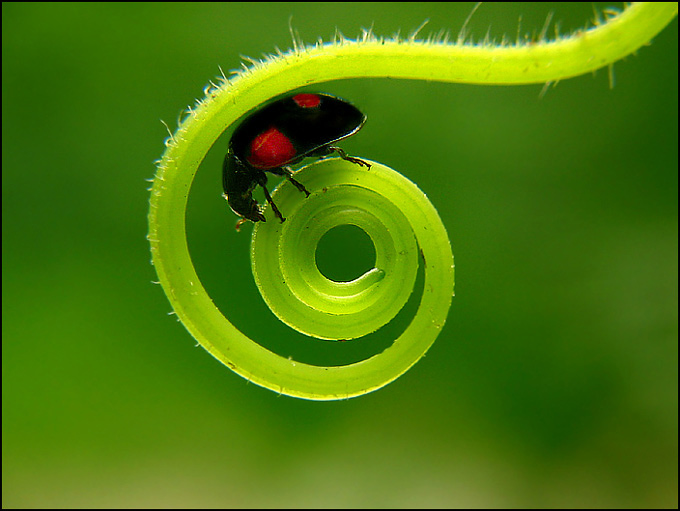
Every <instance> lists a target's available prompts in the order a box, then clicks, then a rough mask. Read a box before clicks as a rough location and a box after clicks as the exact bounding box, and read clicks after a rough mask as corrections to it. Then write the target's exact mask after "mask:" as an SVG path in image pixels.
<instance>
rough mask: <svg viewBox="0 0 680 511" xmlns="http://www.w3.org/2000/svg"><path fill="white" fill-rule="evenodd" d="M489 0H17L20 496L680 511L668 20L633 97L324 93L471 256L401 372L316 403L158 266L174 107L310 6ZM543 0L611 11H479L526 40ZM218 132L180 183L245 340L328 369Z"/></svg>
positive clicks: (12, 207) (484, 19) (14, 470)
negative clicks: (254, 247)
mask: <svg viewBox="0 0 680 511" xmlns="http://www.w3.org/2000/svg"><path fill="white" fill-rule="evenodd" d="M596 5H597V6H599V8H602V7H603V6H605V5H607V4H599V3H597V4H596ZM471 8H472V4H468V3H456V4H447V3H378V4H374V3H357V4H335V3H333V4H331V3H301V4H295V3H267V4H257V3H224V4H204V3H196V4H194V3H192V4H168V3H150V4H127V3H124V4H118V3H116V4H107V3H104V4H99V3H98V4H80V3H79V4H59V3H56V4H53V3H51V4H32V3H20V4H19V3H14V4H11V3H10V4H8V3H3V5H2V143H3V151H2V228H3V232H2V239H3V247H2V256H3V258H2V271H3V277H2V299H3V300H2V500H3V507H16V508H29V507H32V508H35V507H37V508H40V507H189V508H195V507H220V508H224V507H306V506H311V507H317V506H318V507H425V506H427V507H463V506H471V507H482V506H484V507H496V506H508V507H544V506H545V507H565V506H566V507H569V506H574V507H591V506H592V507H619V506H621V507H677V505H678V487H677V483H678V479H677V477H678V474H677V468H678V464H677V463H678V444H677V440H678V429H677V428H678V408H677V405H678V346H677V334H678V330H677V328H678V323H677V307H678V294H677V291H678V287H677V286H678V280H677V277H678V275H677V269H678V267H677V262H678V253H677V249H678V239H677V232H678V231H677V201H678V170H677V169H678V142H677V140H678V139H677V137H678V133H677V131H678V130H677V127H678V105H677V99H678V82H677V78H678V69H677V63H678V55H677V49H678V39H677V21H674V22H673V23H672V24H671V25H670V26H669V27H667V28H666V30H664V31H663V32H662V33H661V34H660V35H659V36H658V37H657V38H656V39H655V40H654V42H653V44H652V45H650V46H648V47H645V48H642V49H641V50H640V51H639V52H638V54H637V55H636V56H631V57H629V58H627V59H626V60H625V61H624V62H621V63H618V64H617V65H616V66H615V76H616V86H615V87H614V89H613V90H610V88H609V80H608V76H607V71H606V70H602V71H599V72H597V73H595V74H593V75H588V76H583V77H579V78H575V79H571V80H566V81H563V82H561V83H559V84H558V85H557V87H555V88H551V89H550V90H548V91H547V93H546V94H545V95H544V96H543V97H542V98H539V95H540V92H541V89H542V86H540V85H535V86H514V87H490V86H472V85H456V84H441V83H425V82H410V81H399V80H388V79H371V80H348V81H339V82H333V83H328V84H325V85H324V86H322V87H319V89H320V90H324V91H327V92H330V93H333V94H337V95H340V96H342V97H345V98H348V99H350V100H351V101H353V102H354V103H355V104H357V105H358V106H359V107H360V108H361V109H362V110H363V111H365V112H366V113H367V115H368V118H369V120H368V123H367V124H366V126H365V127H364V129H363V130H362V132H361V133H360V134H358V135H357V136H355V137H352V138H351V139H348V140H347V141H345V142H344V144H343V146H344V147H345V149H346V150H347V151H348V152H349V153H350V154H353V155H356V156H363V157H366V158H370V159H373V160H376V161H380V162H383V163H385V164H387V165H389V166H391V167H393V168H395V169H398V170H399V171H400V172H402V173H403V174H405V175H406V176H408V177H409V178H410V179H412V180H413V181H414V182H416V183H417V184H418V186H419V187H420V188H421V189H422V190H423V191H425V192H426V193H427V194H428V196H429V198H430V200H431V201H432V202H433V204H435V206H436V207H437V208H438V210H439V212H440V215H441V217H442V219H443V221H444V224H445V225H446V227H447V229H448V231H449V234H450V238H451V241H452V246H453V251H454V255H455V258H456V277H457V278H456V296H455V298H454V300H453V305H452V308H451V312H450V315H449V320H448V322H447V324H446V327H445V329H444V331H443V333H442V335H441V336H440V337H439V339H438V340H437V342H436V343H435V344H434V346H433V347H432V349H431V350H430V351H429V352H428V355H427V356H426V357H425V358H424V359H423V360H421V361H420V362H419V363H418V364H416V366H415V367H414V368H413V369H412V370H411V371H409V372H408V373H407V374H405V375H404V376H403V377H401V378H400V379H398V380H397V381H396V382H394V383H392V384H391V385H389V386H387V387H385V388H384V389H382V390H380V391H378V392H375V393H372V394H369V395H367V396H363V397H360V398H357V399H352V400H349V401H341V402H330V403H319V402H309V401H303V400H297V399H292V398H288V397H285V396H278V395H276V394H275V393H272V392H270V391H268V390H264V389H261V388H259V387H257V386H255V385H252V384H248V383H247V382H246V381H245V380H243V379H241V378H240V377H239V376H237V375H235V374H234V373H232V372H231V371H230V370H229V369H227V368H226V367H224V366H222V365H221V364H220V363H218V362H217V361H216V360H215V359H213V358H212V357H211V356H210V355H208V354H207V353H206V352H205V351H204V350H203V349H201V348H197V347H195V341H194V340H193V339H192V338H191V336H190V335H189V334H188V333H187V332H186V330H185V329H184V328H183V327H182V325H181V324H180V323H178V322H177V321H176V319H175V317H173V316H171V315H168V312H170V307H169V305H168V302H167V300H166V298H165V296H164V294H163V291H162V289H161V288H160V287H159V286H154V285H152V284H151V281H153V280H156V277H155V275H154V270H153V267H152V266H150V264H149V251H148V244H147V242H146V239H145V234H146V213H147V207H148V192H147V191H146V188H147V187H148V183H147V182H145V179H146V178H150V177H152V176H153V174H154V167H153V161H154V160H155V159H157V158H158V157H159V156H160V154H161V152H162V150H163V140H164V139H165V137H166V136H167V132H166V129H165V127H164V126H163V125H162V124H161V122H160V119H163V120H165V121H167V122H168V124H169V125H170V126H171V127H174V126H175V125H176V122H175V119H176V118H177V116H178V114H179V112H180V111H181V110H182V109H183V108H184V107H185V106H187V105H189V104H192V103H193V101H194V99H195V98H196V97H199V96H201V94H202V90H203V87H204V86H205V85H206V84H207V83H208V80H210V79H211V78H212V77H214V76H216V75H218V74H219V68H218V66H221V67H222V69H224V70H225V71H227V70H229V69H235V68H238V67H239V65H240V58H239V55H241V54H243V55H250V56H259V55H260V54H261V53H263V52H269V51H272V50H273V48H274V47H275V46H278V47H279V48H288V47H289V46H290V35H289V29H288V22H289V17H290V16H291V15H292V16H293V18H292V20H293V21H292V23H293V25H294V26H295V28H296V29H297V30H298V31H299V33H300V36H301V37H302V38H303V39H304V40H306V41H314V40H316V39H317V37H323V38H324V39H326V40H327V39H328V38H329V37H330V36H332V34H333V33H334V32H335V29H336V27H337V28H338V29H339V30H340V31H341V32H342V33H344V34H346V35H348V36H355V35H357V34H358V33H359V31H360V29H361V28H362V27H369V26H371V25H373V27H374V31H375V32H376V33H377V34H380V35H385V36H390V35H392V34H394V33H396V32H397V31H399V30H401V33H402V35H406V34H407V33H408V32H409V31H411V30H412V29H414V28H416V27H418V26H419V25H420V24H421V23H422V22H423V21H424V20H425V19H429V24H428V25H427V26H426V27H425V28H424V29H423V31H422V33H423V34H425V35H427V34H429V33H432V32H434V33H436V32H438V31H439V30H441V29H445V30H446V29H448V30H450V31H451V32H452V34H453V36H454V37H455V35H456V34H457V32H458V30H459V29H460V27H461V25H462V23H463V21H464V20H465V18H466V17H467V15H468V14H469V12H470V10H471ZM551 11H553V12H554V20H555V21H559V22H560V23H561V27H562V31H563V32H567V31H569V30H571V29H575V28H577V27H579V26H582V25H583V23H584V21H585V20H588V19H592V5H591V4H589V3H584V4H579V3H577V4H564V3H557V4H554V3H521V2H520V3H512V4H498V3H491V4H483V5H482V7H481V8H480V9H479V11H478V12H477V13H476V14H475V16H474V18H473V19H472V22H471V24H470V29H471V31H472V33H473V34H474V35H475V36H477V38H483V36H484V34H485V33H486V32H487V29H488V28H489V27H490V31H491V34H492V35H494V36H496V37H498V38H500V36H502V35H503V34H507V35H508V37H509V38H510V39H513V40H514V39H515V37H516V33H517V27H518V19H519V17H520V16H521V18H522V19H521V26H522V32H528V33H539V32H540V30H541V28H542V26H543V23H544V21H545V19H546V16H547V15H548V13H549V12H551ZM552 31H553V29H552V25H551V29H550V32H552ZM228 136H229V132H227V133H226V134H225V135H224V137H223V138H222V139H221V140H220V141H218V143H217V144H216V145H215V147H213V149H212V150H211V152H210V153H209V154H208V156H207V157H206V160H205V161H204V162H203V165H202V168H201V170H200V171H199V174H198V176H197V178H196V180H195V184H194V187H193V189H192V195H191V198H190V208H189V212H188V227H189V242H190V249H191V251H192V255H193V256H194V258H195V260H196V264H197V267H198V270H199V275H200V277H201V279H202V281H203V282H204V284H205V285H206V287H207V289H208V290H209V291H210V293H211V296H213V297H214V299H215V301H216V303H218V305H219V306H220V307H221V308H222V310H223V311H224V312H225V313H226V314H227V316H228V317H229V318H230V319H231V320H232V321H233V322H234V323H235V324H237V326H239V328H242V329H243V330H244V331H245V332H246V333H247V334H249V335H251V336H253V337H255V338H257V339H260V340H262V342H264V343H271V344H270V345H271V346H272V349H276V350H278V351H279V352H281V353H282V354H286V353H287V352H289V351H290V352H291V353H295V354H296V357H297V356H299V357H301V358H303V357H305V356H309V357H320V358H321V359H323V358H324V357H327V356H329V352H327V351H324V349H325V348H317V347H314V346H315V345H314V343H313V341H311V340H308V339H307V338H305V337H303V336H301V335H299V334H296V333H292V332H289V331H288V330H287V329H286V328H285V327H283V326H281V325H280V324H279V323H278V321H277V320H276V319H275V318H273V317H272V316H271V314H270V313H269V312H268V310H267V309H266V308H265V307H264V306H263V305H262V302H261V299H260V298H259V295H258V294H257V291H256V289H255V286H254V283H253V281H252V275H251V274H250V270H249V260H248V244H249V235H248V231H250V229H251V228H250V227H249V226H248V227H245V228H244V229H243V232H241V233H240V234H237V233H236V232H235V231H234V229H233V225H234V222H235V217H234V215H233V214H232V213H231V212H230V211H228V209H227V208H226V205H225V204H224V202H223V200H222V199H221V197H220V194H221V189H220V164H221V159H222V157H223V155H224V152H225V149H226V143H227V141H228ZM345 244H348V245H347V247H348V248H346V249H345V250H346V254H349V255H345V256H344V257H341V258H338V259H333V258H332V257H331V255H332V254H333V253H334V252H338V251H339V247H343V246H345ZM367 245H368V246H367ZM324 250H325V255H320V256H319V257H320V259H323V261H321V262H320V263H321V264H324V265H326V268H329V269H328V270H327V271H329V272H338V274H339V275H343V274H345V273H347V272H349V274H350V275H351V274H352V272H355V273H354V274H356V272H357V271H358V270H357V268H359V269H361V267H362V265H364V266H365V265H367V264H369V265H370V263H371V262H372V261H371V260H370V250H371V247H370V242H369V243H368V244H367V242H366V240H365V238H363V237H362V236H359V235H357V233H356V232H351V230H350V231H349V232H340V233H339V234H337V236H335V237H330V238H329V240H328V242H327V245H326V246H325V248H324ZM367 254H368V255H367ZM350 255H351V256H350ZM357 261H358V262H357ZM343 272H344V273H343ZM381 334H384V335H385V336H389V335H392V334H393V332H392V331H391V330H389V329H387V330H386V332H378V333H377V334H375V335H376V336H380V335H381ZM388 341H389V338H388ZM380 342H384V340H383V341H380ZM345 344H351V343H345ZM315 350H317V351H315ZM306 351H308V353H306Z"/></svg>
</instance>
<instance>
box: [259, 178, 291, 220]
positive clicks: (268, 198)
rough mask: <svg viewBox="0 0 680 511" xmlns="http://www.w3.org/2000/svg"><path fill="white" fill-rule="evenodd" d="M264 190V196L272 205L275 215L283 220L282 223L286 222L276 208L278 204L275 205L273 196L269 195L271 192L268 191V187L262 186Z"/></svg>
mask: <svg viewBox="0 0 680 511" xmlns="http://www.w3.org/2000/svg"><path fill="white" fill-rule="evenodd" d="M262 189H263V190H264V196H265V198H266V199H267V202H268V203H269V204H271V205H272V209H273V210H274V214H275V215H276V217H277V218H278V219H279V220H281V223H283V222H285V220H286V219H285V218H283V215H282V214H281V212H280V211H279V208H277V207H276V204H274V201H273V200H272V196H271V195H269V190H267V187H266V186H265V185H262Z"/></svg>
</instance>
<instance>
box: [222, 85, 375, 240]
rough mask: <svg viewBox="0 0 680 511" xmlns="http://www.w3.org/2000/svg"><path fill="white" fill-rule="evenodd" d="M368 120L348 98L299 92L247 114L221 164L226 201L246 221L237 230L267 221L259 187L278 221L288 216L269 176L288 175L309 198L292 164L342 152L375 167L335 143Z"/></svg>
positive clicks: (342, 155)
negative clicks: (269, 185)
mask: <svg viewBox="0 0 680 511" xmlns="http://www.w3.org/2000/svg"><path fill="white" fill-rule="evenodd" d="M364 122H366V116H365V115H364V114H363V113H361V112H360V111H359V109H357V108H356V107H355V106H354V105H352V104H351V103H349V102H347V101H345V100H344V99H340V98H337V97H335V96H330V95H328V94H319V93H313V94H310V93H300V94H294V95H291V96H286V97H284V98H281V99H278V100H276V101H274V102H272V103H269V104H268V105H266V106H264V107H262V108H261V109H259V110H257V111H255V112H254V113H252V114H251V115H250V116H248V117H247V118H246V119H245V120H244V121H243V122H242V123H241V124H240V125H239V126H238V127H237V128H236V130H235V131H234V134H233V135H232V137H231V140H230V142H229V150H228V152H227V155H226V156H225V158H224V164H223V166H222V186H223V188H224V198H225V199H226V200H227V203H228V204H229V207H230V208H231V209H232V211H233V212H234V213H236V214H237V215H239V216H240V217H241V219H240V220H239V221H238V223H237V224H236V230H238V229H239V228H240V227H241V225H242V224H243V223H244V222H246V221H247V220H250V221H252V222H265V221H266V219H265V217H264V215H263V214H262V210H261V209H260V206H259V205H258V203H257V201H256V200H255V199H253V191H254V190H255V188H256V187H257V185H260V186H261V187H262V188H263V190H264V196H265V197H266V199H267V202H269V204H271V205H272V210H274V214H275V215H276V217H277V218H278V219H279V220H280V221H281V222H283V221H284V220H285V218H284V217H283V215H282V214H281V212H280V211H279V208H277V207H276V204H274V201H272V197H271V195H269V190H267V186H266V185H267V175H266V174H265V172H271V173H272V174H275V175H277V176H285V177H286V178H287V179H288V180H289V181H290V182H291V183H293V185H295V187H296V188H297V189H298V190H300V191H301V192H303V193H305V194H306V195H307V197H309V192H308V191H307V189H306V188H305V187H304V185H303V184H302V183H300V182H299V181H296V180H295V179H294V178H293V170H292V169H291V168H290V165H294V164H296V163H299V162H300V161H302V160H303V159H304V158H308V157H321V156H327V155H329V154H331V153H333V152H336V153H338V155H340V157H341V158H342V159H344V160H347V161H350V162H352V163H355V164H357V165H360V166H364V167H367V168H370V167H371V166H370V164H368V163H367V162H365V161H363V160H360V159H359V158H352V157H350V156H347V154H345V152H344V151H343V150H342V149H340V148H339V147H336V146H334V145H332V144H333V143H334V142H337V141H338V140H342V139H343V138H347V137H349V136H350V135H353V134H354V133H356V132H357V131H359V130H360V129H361V127H362V126H363V124H364Z"/></svg>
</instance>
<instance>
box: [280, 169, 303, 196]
mask: <svg viewBox="0 0 680 511" xmlns="http://www.w3.org/2000/svg"><path fill="white" fill-rule="evenodd" d="M281 169H282V170H283V173H284V174H285V176H286V177H287V178H288V181H290V182H291V183H293V184H294V185H295V188H297V189H298V190H300V191H301V192H303V193H304V194H305V195H306V196H307V197H309V191H308V190H307V188H305V185H303V184H302V183H301V182H300V181H297V180H296V179H294V178H293V169H291V168H290V167H281Z"/></svg>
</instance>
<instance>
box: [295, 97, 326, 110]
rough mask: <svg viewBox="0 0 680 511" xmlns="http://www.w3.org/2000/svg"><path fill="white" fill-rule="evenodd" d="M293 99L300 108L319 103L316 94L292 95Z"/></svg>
mask: <svg viewBox="0 0 680 511" xmlns="http://www.w3.org/2000/svg"><path fill="white" fill-rule="evenodd" d="M293 101H295V103H296V104H297V106H299V107H300V108H316V107H317V106H319V103H321V98H320V97H319V96H318V95H316V94H297V95H295V96H293Z"/></svg>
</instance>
